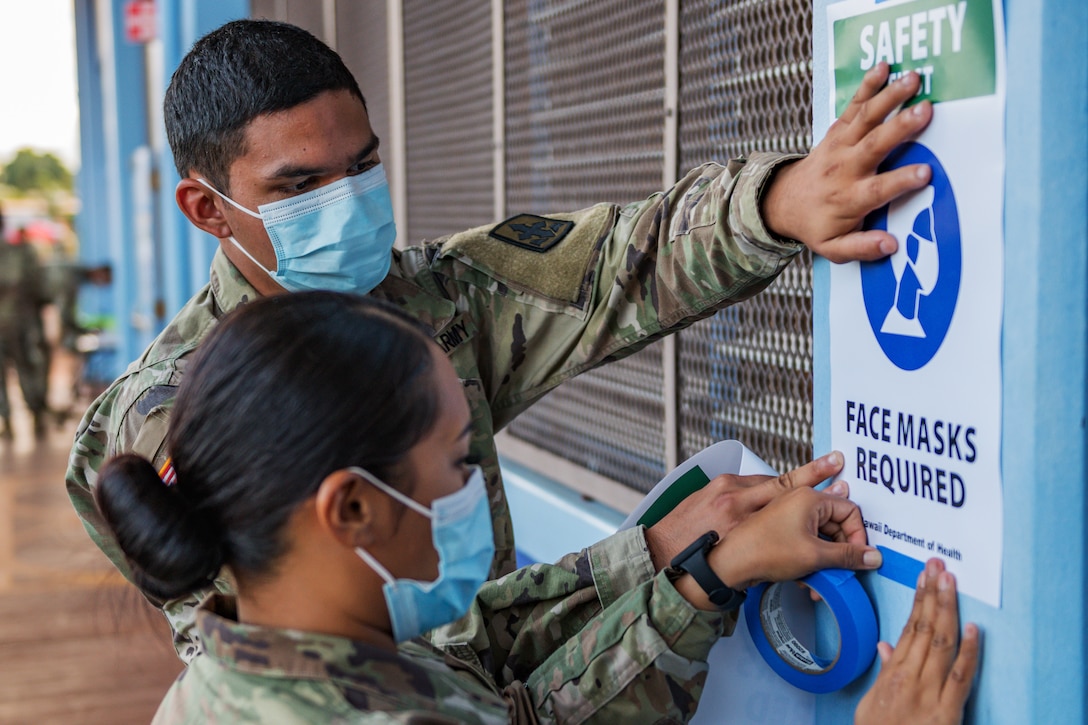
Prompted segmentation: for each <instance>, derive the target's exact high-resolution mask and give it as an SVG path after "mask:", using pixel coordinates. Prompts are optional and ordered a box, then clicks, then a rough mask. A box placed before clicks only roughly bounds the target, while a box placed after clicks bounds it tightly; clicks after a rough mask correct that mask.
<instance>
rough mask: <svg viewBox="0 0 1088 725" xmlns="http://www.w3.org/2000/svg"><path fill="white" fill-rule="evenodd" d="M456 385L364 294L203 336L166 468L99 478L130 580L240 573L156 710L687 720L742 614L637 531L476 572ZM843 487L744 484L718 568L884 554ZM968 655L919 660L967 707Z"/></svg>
mask: <svg viewBox="0 0 1088 725" xmlns="http://www.w3.org/2000/svg"><path fill="white" fill-rule="evenodd" d="M462 388H463V386H462V383H461V381H460V380H459V379H458V377H457V375H456V373H455V371H454V368H453V367H452V366H451V364H450V363H449V361H448V360H447V358H446V357H445V355H444V354H443V353H442V351H441V349H440V347H439V346H438V345H436V344H435V343H434V342H433V341H432V340H431V339H430V337H429V336H428V334H427V331H426V330H425V329H423V328H421V327H420V326H419V324H418V323H417V322H415V321H414V320H413V319H412V318H410V317H409V316H407V315H406V314H405V313H403V312H401V311H400V310H398V309H396V308H394V307H390V306H387V305H384V304H382V303H379V302H375V301H372V300H367V299H364V298H359V297H354V296H350V295H343V294H338V293H330V292H318V293H300V294H297V295H286V296H277V297H270V298H264V299H261V300H258V301H255V302H250V303H248V304H246V305H243V306H242V307H241V308H239V310H238V311H236V312H235V313H232V314H231V315H230V316H228V318H226V320H225V321H224V322H223V323H221V324H220V325H218V326H217V327H216V329H215V330H214V331H213V332H212V333H211V334H210V335H209V337H208V338H207V340H206V341H205V342H204V343H203V345H202V346H201V348H200V350H199V351H198V352H197V355H196V357H195V358H194V360H193V363H192V365H191V368H190V369H189V371H188V372H187V374H186V377H185V380H184V381H183V382H182V385H181V389H180V391H179V395H178V398H177V404H176V408H175V410H174V411H173V415H172V418H171V423H170V428H169V433H168V437H167V442H168V446H169V450H170V452H171V454H172V463H173V468H172V471H173V474H174V475H173V476H171V480H170V481H169V482H163V481H162V480H161V479H160V478H159V476H158V474H157V473H156V471H155V469H154V468H153V467H152V466H151V464H150V463H149V462H148V461H146V460H144V459H142V458H139V457H137V456H134V455H125V456H120V457H118V458H115V459H113V460H111V461H110V462H109V463H108V464H107V466H106V467H105V468H104V469H103V472H102V477H101V480H100V482H99V486H98V487H97V488H96V499H97V504H98V506H99V508H100V510H101V513H102V515H103V518H104V520H105V521H106V522H107V523H108V524H109V526H110V527H111V528H112V529H113V533H114V535H115V536H116V538H117V541H118V542H119V544H120V546H121V548H122V550H123V551H124V553H125V555H126V557H127V558H128V563H129V564H130V566H131V568H132V571H133V573H134V577H135V578H136V581H137V583H138V585H139V586H140V587H141V589H143V590H145V591H149V592H151V593H153V594H154V595H156V596H159V597H162V598H164V599H166V598H172V597H178V596H182V595H185V594H186V593H189V592H193V591H196V590H199V589H201V588H202V587H205V586H207V583H208V582H209V581H211V580H213V579H215V578H216V577H217V576H218V575H219V573H220V571H221V570H222V569H223V567H226V569H227V570H228V571H229V572H230V574H231V576H232V578H233V582H232V586H231V587H230V591H233V592H236V594H235V595H232V596H227V595H224V594H216V595H212V596H211V597H209V598H208V599H207V600H205V601H204V602H203V604H202V605H201V606H200V609H199V612H198V620H197V635H198V638H199V642H200V644H199V648H200V653H199V654H198V656H196V657H195V658H194V660H193V661H192V663H191V664H190V666H189V667H188V668H187V669H186V671H185V672H184V673H183V674H182V675H181V676H180V677H179V679H178V681H177V682H176V683H175V684H174V686H173V687H172V689H171V690H170V692H169V693H168V694H167V696H166V699H165V700H164V702H163V704H162V705H161V707H160V710H159V712H158V715H157V718H156V722H160V723H187V722H194V723H195V722H201V723H205V722H243V721H245V722H249V721H252V722H277V723H282V722H333V721H335V722H390V721H397V722H420V721H422V720H420V719H419V718H423V719H425V720H426V721H427V722H470V723H505V722H584V721H596V722H624V723H635V722H660V721H683V720H686V719H688V718H689V717H690V716H691V715H692V714H693V713H694V711H695V707H696V705H697V703H698V698H699V695H700V691H701V687H702V683H703V681H704V679H705V672H706V656H707V653H708V651H709V649H710V646H711V645H712V644H713V642H714V641H715V640H716V639H717V637H719V636H720V635H721V634H722V632H723V630H724V629H725V628H726V627H727V626H731V617H730V613H729V612H724V611H722V610H721V609H720V608H719V607H718V606H716V605H715V604H713V603H712V602H711V601H710V600H709V599H708V597H707V594H706V593H705V592H704V591H703V589H702V588H701V587H700V585H699V584H697V583H696V582H695V581H694V580H693V579H692V577H691V576H690V575H689V574H686V573H683V572H681V571H678V570H674V569H671V568H664V569H662V568H660V567H657V566H655V565H654V563H653V561H652V560H651V557H650V555H649V552H648V550H647V546H646V539H645V531H644V529H643V528H642V527H638V528H635V529H632V530H627V531H623V532H620V533H618V534H615V535H614V536H612V537H609V538H608V539H605V540H604V541H602V542H600V543H598V544H596V545H594V546H591V547H589V548H588V549H585V550H583V551H581V552H579V553H575V554H570V555H568V556H566V557H565V558H563V559H561V560H560V561H559V562H558V563H556V564H555V565H533V566H531V567H528V568H525V569H520V570H518V571H515V572H514V573H512V574H510V575H507V576H505V577H503V578H501V579H498V580H495V581H487V582H485V580H486V579H487V577H488V573H489V570H490V566H491V561H492V555H493V552H494V542H493V537H492V532H491V517H490V514H489V508H488V502H487V499H486V489H485V488H484V485H483V481H482V478H481V473H480V469H479V468H478V467H477V466H476V465H475V463H474V461H473V460H472V459H471V458H470V456H469V437H470V429H471V415H470V409H469V406H468V404H467V402H466V399H465V395H464V391H463V389H462ZM345 391H351V395H350V396H348V395H345ZM831 458H832V460H831V461H828V460H827V458H826V457H825V459H821V460H819V461H816V462H814V463H812V464H809V465H808V466H806V467H805V468H804V469H799V471H798V472H794V478H793V480H794V481H795V482H796V481H804V482H808V481H809V480H811V481H812V482H813V483H815V482H816V481H819V480H821V479H823V478H824V477H826V476H827V475H829V473H831V472H834V470H835V469H837V467H840V466H841V457H837V458H836V457H831ZM174 476H176V478H175V477H174ZM747 484H748V485H746V486H743V487H741V488H743V489H744V491H745V492H751V491H761V490H766V491H770V490H771V489H770V488H767V489H761V488H760V484H758V483H753V482H747ZM836 493H837V494H838V495H836V494H832V493H821V492H816V491H815V490H813V489H812V488H811V487H809V486H808V485H800V486H798V487H795V488H789V487H783V486H780V487H779V488H778V489H777V493H776V494H770V495H764V494H760V496H763V499H761V500H758V501H757V499H756V498H753V497H751V496H749V497H747V498H742V499H738V500H739V501H747V502H749V503H748V504H747V505H748V509H747V510H745V511H743V515H739V516H738V517H737V521H736V522H735V525H731V527H730V528H729V530H724V529H725V528H726V527H724V526H723V527H722V529H723V530H721V531H718V532H717V533H718V534H719V536H720V537H721V542H720V543H718V544H717V545H716V546H714V547H713V548H711V549H709V551H708V553H706V560H707V562H708V563H709V565H710V566H711V568H712V570H713V572H714V574H715V575H716V576H717V577H718V578H719V579H721V581H722V582H723V583H724V584H725V585H727V586H729V587H731V588H734V589H741V588H742V587H745V586H747V585H749V584H751V583H754V582H757V581H766V580H789V579H793V578H796V577H799V576H802V575H804V574H806V573H808V572H809V571H812V570H813V569H817V568H822V567H826V566H842V565H844V564H848V565H852V567H853V568H872V564H871V563H870V564H869V565H866V564H865V563H864V562H865V561H866V560H867V557H865V554H866V552H870V551H871V549H870V547H868V546H866V544H865V533H864V526H863V524H862V519H861V516H860V513H859V511H858V509H857V507H856V506H855V505H854V504H852V503H851V502H850V501H849V500H847V499H846V498H845V495H844V494H845V484H843V485H842V487H841V488H840V489H839V490H838V491H837V492H836ZM764 504H765V505H764ZM677 515H683V513H682V512H681V513H679V514H677ZM768 531H773V532H774V535H773V536H769V535H768V534H767V532H768ZM694 533H702V532H693V534H694ZM820 534H823V535H825V537H828V538H829V539H830V540H825V539H822V538H820ZM868 561H870V562H871V561H872V558H871V557H868ZM931 571H935V569H934V568H933V567H931ZM925 576H928V575H924V577H925ZM940 576H942V577H944V578H943V579H941V580H940V581H942V582H944V585H945V586H943V588H942V592H943V593H944V599H943V603H941V606H937V605H938V602H937V599H936V598H935V594H933V592H935V591H936V590H937V589H938V586H937V584H938V579H937V578H933V579H932V580H931V582H930V583H931V586H930V588H929V591H930V595H929V597H928V599H927V598H926V596H922V597H920V598H919V601H920V602H922V601H924V602H928V606H929V610H928V614H927V615H926V616H928V617H929V619H928V620H927V622H929V623H932V622H933V621H936V622H937V625H938V626H939V627H940V628H941V630H940V631H941V633H942V635H943V636H944V637H945V639H946V640H948V641H952V642H954V641H955V636H956V629H957V627H958V624H957V621H956V619H955V601H954V589H952V590H951V592H952V593H951V594H950V593H949V586H947V585H948V584H949V582H950V575H947V574H942V575H940ZM926 581H929V580H928V579H927V580H926ZM950 597H951V599H950ZM950 602H951V603H950ZM923 611H924V610H923V609H918V612H919V613H922V612H923ZM443 625H445V626H443ZM436 628H437V629H436ZM915 629H919V631H929V630H931V629H932V627H930V628H929V629H922V628H917V627H916V628H915ZM430 630H434V631H431V632H430V634H429V635H428V637H427V638H426V639H424V638H421V636H420V635H423V634H424V633H426V632H428V631H430ZM972 645H977V638H974V637H970V636H969V637H967V638H965V646H964V647H963V651H962V653H961V654H960V656H959V659H958V660H956V661H955V664H954V666H953V656H954V648H952V649H951V650H949V649H948V648H945V649H944V650H942V651H941V652H940V653H939V656H940V657H943V660H942V661H941V665H942V666H941V667H936V668H935V667H929V668H927V669H926V671H927V672H930V673H932V672H933V671H935V670H943V671H942V672H941V675H940V678H939V680H940V682H941V683H944V682H945V681H946V680H947V681H949V682H952V681H955V682H959V683H960V684H961V687H960V688H959V689H958V690H953V689H950V690H949V692H950V693H952V694H951V695H949V697H948V700H949V702H950V705H948V707H949V711H950V712H952V713H953V714H955V715H957V716H958V714H959V713H961V712H962V706H963V701H964V700H965V699H966V695H967V688H969V686H970V680H971V672H972V671H973V667H974V661H975V660H974V657H975V653H976V652H977V648H976V647H974V646H972ZM898 651H899V650H897V652H898ZM914 659H915V660H917V656H916V657H915V658H914ZM950 670H951V671H952V672H953V673H955V675H956V677H948V673H949V671H950ZM957 677H958V679H956V678H957ZM931 679H933V677H932V676H931ZM903 681H904V678H903V677H899V678H898V679H897V680H896V681H895V682H894V683H892V684H893V685H895V687H893V688H892V689H890V690H888V693H890V694H889V695H888V696H891V695H895V694H896V693H899V692H902V691H903V688H902V683H903ZM964 682H965V683H966V685H963V684H962V683H964ZM896 688H898V689H896ZM886 689H887V688H886ZM882 717H884V721H885V722H887V721H888V720H887V716H886V714H884V715H882ZM950 722H954V720H950Z"/></svg>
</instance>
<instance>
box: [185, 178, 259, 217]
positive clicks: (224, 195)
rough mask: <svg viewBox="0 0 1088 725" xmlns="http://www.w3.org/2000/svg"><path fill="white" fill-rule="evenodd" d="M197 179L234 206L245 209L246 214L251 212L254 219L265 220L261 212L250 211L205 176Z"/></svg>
mask: <svg viewBox="0 0 1088 725" xmlns="http://www.w3.org/2000/svg"><path fill="white" fill-rule="evenodd" d="M197 181H198V182H199V183H201V184H203V185H204V186H206V187H208V189H210V190H211V191H214V192H215V193H216V194H217V195H218V196H219V198H220V199H222V200H223V201H225V202H227V203H228V204H230V205H231V206H233V207H235V208H237V209H241V210H242V211H244V212H245V213H246V214H249V215H250V216H251V217H253V218H254V219H260V220H262V221H264V217H262V216H261V215H260V214H259V213H257V212H255V211H250V210H249V209H246V208H245V207H244V206H242V205H241V204H239V203H238V202H236V201H235V200H234V199H231V198H230V197H229V196H227V195H226V194H224V193H223V192H221V191H220V190H219V189H216V188H215V187H214V186H212V185H211V184H209V183H208V182H207V181H205V180H204V179H203V178H200V179H197Z"/></svg>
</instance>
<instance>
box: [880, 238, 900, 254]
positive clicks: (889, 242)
mask: <svg viewBox="0 0 1088 725" xmlns="http://www.w3.org/2000/svg"><path fill="white" fill-rule="evenodd" d="M898 248H899V245H898V244H897V243H896V242H895V240H894V239H888V238H887V237H885V238H884V239H882V240H880V253H881V254H894V253H895V250H896V249H898Z"/></svg>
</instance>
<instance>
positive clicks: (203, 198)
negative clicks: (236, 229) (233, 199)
mask: <svg viewBox="0 0 1088 725" xmlns="http://www.w3.org/2000/svg"><path fill="white" fill-rule="evenodd" d="M174 199H175V200H176V201H177V204H178V208H179V209H181V213H182V214H184V215H185V216H186V218H188V220H189V221H190V222H192V223H193V226H195V227H196V228H197V229H200V230H202V231H205V232H207V233H208V234H211V235H212V236H213V237H215V238H216V239H224V238H226V237H229V236H231V235H232V234H233V232H232V231H231V228H230V223H229V222H228V221H227V218H226V217H225V216H223V210H222V208H221V204H223V203H225V202H223V201H222V200H221V199H219V197H217V196H216V194H215V192H214V191H212V190H211V189H209V188H208V187H206V186H204V185H203V184H201V183H200V182H199V181H197V180H196V179H189V178H187V179H182V180H181V181H179V182H178V188H177V189H175V190H174Z"/></svg>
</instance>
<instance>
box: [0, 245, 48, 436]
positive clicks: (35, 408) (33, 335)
mask: <svg viewBox="0 0 1088 725" xmlns="http://www.w3.org/2000/svg"><path fill="white" fill-rule="evenodd" d="M44 303H45V290H44V288H43V280H42V272H41V265H40V264H39V263H38V258H37V256H36V255H35V253H34V250H33V249H31V247H30V246H29V245H27V244H7V243H5V242H3V241H0V419H2V422H0V425H5V426H6V423H7V421H8V420H9V419H10V417H11V407H10V404H9V403H8V396H7V366H8V363H9V362H10V363H11V364H12V366H13V367H14V368H15V371H16V373H17V374H18V376H19V386H20V388H21V389H22V391H23V399H24V400H25V401H26V407H27V408H29V409H30V412H31V413H32V414H33V415H34V425H35V429H36V430H38V429H39V428H41V426H42V425H43V424H44V419H43V417H42V416H43V414H44V413H45V406H46V393H47V387H46V386H47V381H48V362H47V358H46V356H45V335H44V330H43V327H42V316H41V308H42V305H43V304H44Z"/></svg>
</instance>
